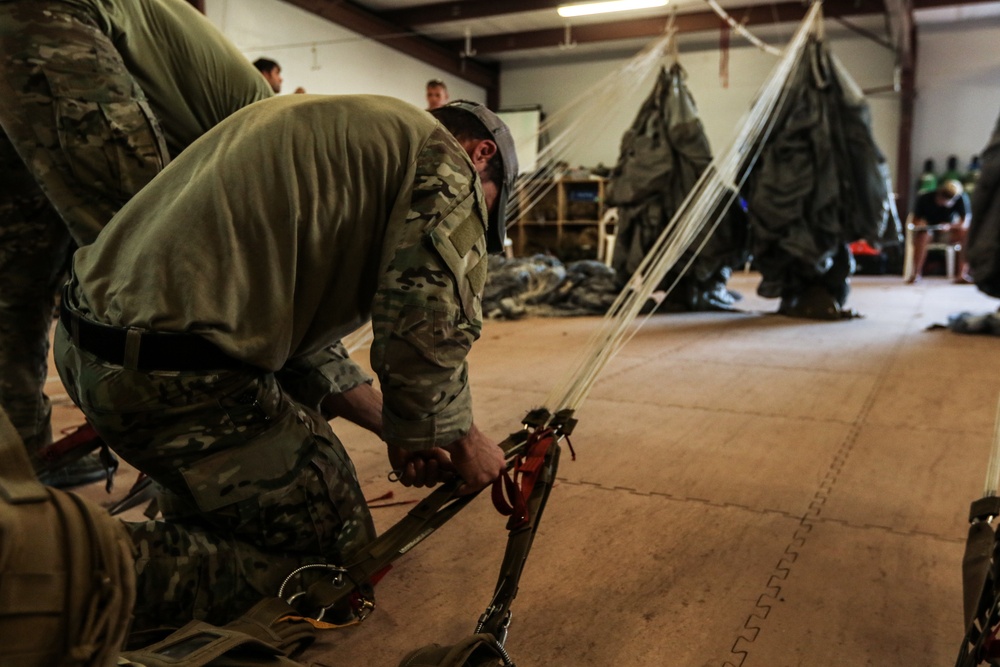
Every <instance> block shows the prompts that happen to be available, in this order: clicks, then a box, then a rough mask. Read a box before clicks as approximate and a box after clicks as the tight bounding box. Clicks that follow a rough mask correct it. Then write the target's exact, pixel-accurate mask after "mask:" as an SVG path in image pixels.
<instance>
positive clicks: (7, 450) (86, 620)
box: [0, 410, 135, 667]
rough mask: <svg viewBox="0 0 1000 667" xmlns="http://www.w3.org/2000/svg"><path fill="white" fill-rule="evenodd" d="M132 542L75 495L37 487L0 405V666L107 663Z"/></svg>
mask: <svg viewBox="0 0 1000 667" xmlns="http://www.w3.org/2000/svg"><path fill="white" fill-rule="evenodd" d="M133 560H134V557H133V553H132V543H131V541H130V540H129V538H128V535H127V533H126V531H125V528H124V527H123V526H122V525H121V523H120V522H119V521H118V520H116V519H114V518H112V517H111V516H110V515H109V514H108V513H107V511H105V510H104V509H103V508H100V507H98V506H96V505H93V504H91V503H89V502H87V501H86V500H84V499H83V498H80V497H79V496H77V495H75V494H73V493H68V492H64V491H59V490H57V489H51V488H48V487H45V486H42V484H40V483H39V482H38V480H37V479H36V478H35V474H34V471H33V470H32V467H31V464H30V462H29V460H28V456H27V453H26V452H25V449H24V445H23V444H22V442H21V439H20V437H19V436H18V434H17V431H15V430H14V427H13V425H12V424H11V423H10V420H9V419H8V418H7V415H6V414H5V413H4V412H3V410H0V637H2V638H3V640H2V641H0V665H4V667H36V666H37V667H64V666H65V667H70V666H72V667H105V666H106V665H115V664H117V661H118V654H119V651H120V650H121V648H122V645H123V644H124V642H125V637H126V634H127V632H128V628H129V623H130V621H131V611H132V607H133V604H134V602H135V568H134V564H133Z"/></svg>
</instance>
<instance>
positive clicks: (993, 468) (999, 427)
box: [983, 398, 1000, 498]
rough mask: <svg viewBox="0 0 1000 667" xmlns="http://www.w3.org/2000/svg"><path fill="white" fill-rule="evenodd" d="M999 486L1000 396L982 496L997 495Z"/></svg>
mask: <svg viewBox="0 0 1000 667" xmlns="http://www.w3.org/2000/svg"><path fill="white" fill-rule="evenodd" d="M998 488H1000V398H998V399H997V416H996V419H995V420H994V421H993V451H992V452H990V462H989V465H987V466H986V488H985V489H983V497H984V498H985V497H988V496H995V495H997V489H998Z"/></svg>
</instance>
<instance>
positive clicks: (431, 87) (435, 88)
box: [427, 79, 448, 111]
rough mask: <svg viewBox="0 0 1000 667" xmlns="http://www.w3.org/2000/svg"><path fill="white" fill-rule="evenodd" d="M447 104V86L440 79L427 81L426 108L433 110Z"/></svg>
mask: <svg viewBox="0 0 1000 667" xmlns="http://www.w3.org/2000/svg"><path fill="white" fill-rule="evenodd" d="M446 104H448V86H446V85H444V81H442V80H441V79H431V80H430V81H428V82H427V110H428V111H433V110H434V109H438V108H440V107H443V106H444V105H446Z"/></svg>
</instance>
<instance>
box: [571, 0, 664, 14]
mask: <svg viewBox="0 0 1000 667" xmlns="http://www.w3.org/2000/svg"><path fill="white" fill-rule="evenodd" d="M665 4H667V0H608V1H607V2H582V3H580V4H577V5H560V6H559V9H558V10H557V11H558V12H559V16H564V17H570V16H587V15H588V14H604V13H607V12H625V11H628V10H630V9H647V8H649V7H662V6H664V5H665Z"/></svg>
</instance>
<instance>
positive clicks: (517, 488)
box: [492, 428, 555, 530]
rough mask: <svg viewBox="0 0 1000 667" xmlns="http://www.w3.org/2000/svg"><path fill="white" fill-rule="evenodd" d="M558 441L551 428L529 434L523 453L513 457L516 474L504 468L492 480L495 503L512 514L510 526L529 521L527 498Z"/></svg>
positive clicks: (508, 523) (517, 526)
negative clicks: (501, 472)
mask: <svg viewBox="0 0 1000 667" xmlns="http://www.w3.org/2000/svg"><path fill="white" fill-rule="evenodd" d="M554 443H555V432H554V431H553V430H552V429H547V428H546V429H539V430H538V431H535V432H534V433H532V434H531V436H529V437H528V442H527V443H526V444H525V446H524V453H523V454H519V455H518V457H517V458H516V459H515V460H514V474H513V475H511V474H510V471H509V470H504V472H503V475H501V476H500V477H498V478H497V479H496V481H494V482H493V491H492V495H493V506H494V507H496V508H497V511H498V512H500V514H502V515H504V516H509V517H510V520H509V521H508V522H507V530H514V529H515V528H520V527H521V526H523V525H525V524H527V523H528V519H529V517H528V506H527V498H529V497H531V492H532V490H533V489H534V488H535V482H536V481H538V475H539V473H540V472H541V470H542V466H543V465H544V463H545V455H546V454H548V451H549V447H551V446H552V445H553V444H554Z"/></svg>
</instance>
